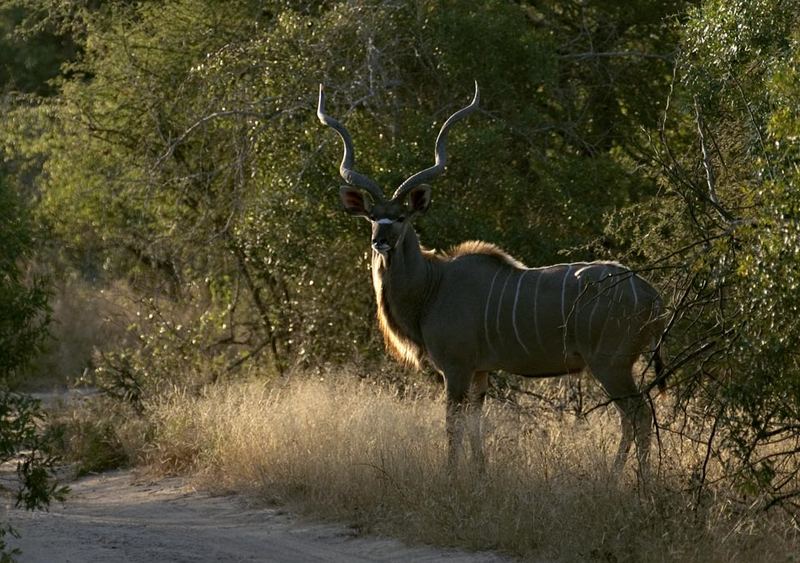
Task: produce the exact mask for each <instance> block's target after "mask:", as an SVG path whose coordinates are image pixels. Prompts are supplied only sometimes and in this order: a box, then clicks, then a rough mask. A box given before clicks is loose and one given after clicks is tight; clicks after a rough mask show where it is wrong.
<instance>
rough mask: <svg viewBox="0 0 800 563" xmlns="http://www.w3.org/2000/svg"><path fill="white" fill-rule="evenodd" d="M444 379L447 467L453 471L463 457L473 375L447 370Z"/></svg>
mask: <svg viewBox="0 0 800 563" xmlns="http://www.w3.org/2000/svg"><path fill="white" fill-rule="evenodd" d="M444 377H445V385H446V391H447V411H446V414H445V428H446V431H447V465H448V469H450V470H453V469H455V467H456V466H457V465H458V458H459V457H461V447H462V441H463V437H464V418H465V414H466V412H465V411H466V408H467V401H468V399H469V388H470V383H471V382H472V374H471V373H468V372H463V371H457V370H447V371H445V375H444Z"/></svg>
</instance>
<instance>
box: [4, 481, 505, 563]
mask: <svg viewBox="0 0 800 563" xmlns="http://www.w3.org/2000/svg"><path fill="white" fill-rule="evenodd" d="M70 486H71V488H72V491H73V492H72V494H71V495H70V498H69V501H68V502H67V503H66V504H65V505H63V506H62V505H54V506H53V507H52V508H51V510H50V512H26V511H23V510H17V509H13V508H10V507H8V506H7V505H8V504H9V503H8V501H7V499H3V504H4V505H6V509H7V510H8V513H7V516H8V517H9V519H10V521H11V523H12V525H13V526H14V527H15V528H16V529H17V530H18V531H19V532H20V534H21V536H22V537H21V538H20V539H18V540H14V539H13V538H12V539H11V540H10V541H9V543H10V545H11V546H15V547H19V548H20V549H22V550H23V554H22V556H20V557H19V561H21V562H34V563H39V562H41V563H59V562H64V563H67V562H72V563H94V562H104V563H105V562H183V561H186V562H189V561H193V562H197V561H280V562H287V563H292V562H310V561H326V562H327V561H348V562H350V561H397V562H400V561H403V562H405V561H415V562H416V561H423V562H424V561H429V562H430V561H453V562H455V561H464V562H497V563H499V562H501V561H507V560H506V559H504V558H502V557H500V556H498V555H495V554H491V553H478V554H474V553H464V552H458V551H445V550H437V549H434V548H429V547H408V546H405V545H403V544H402V543H400V542H398V541H396V540H390V539H385V538H369V537H354V534H353V533H352V532H351V531H350V530H348V529H347V528H345V527H342V526H335V525H330V524H313V523H308V522H304V521H303V520H301V519H299V518H297V517H294V516H291V515H289V514H286V513H285V512H284V511H281V510H279V509H272V508H270V509H253V508H248V507H246V505H245V503H244V501H243V499H241V498H237V497H211V496H209V495H206V494H203V493H198V492H196V491H195V490H194V489H192V488H191V487H190V486H188V485H186V484H185V482H184V481H183V480H182V479H179V478H172V479H165V480H161V481H158V482H155V483H148V482H142V481H139V480H137V479H136V477H135V476H134V475H133V474H132V473H131V472H129V471H117V472H111V473H107V474H103V475H98V476H90V477H86V478H83V479H81V480H79V481H76V482H74V483H71V484H70Z"/></svg>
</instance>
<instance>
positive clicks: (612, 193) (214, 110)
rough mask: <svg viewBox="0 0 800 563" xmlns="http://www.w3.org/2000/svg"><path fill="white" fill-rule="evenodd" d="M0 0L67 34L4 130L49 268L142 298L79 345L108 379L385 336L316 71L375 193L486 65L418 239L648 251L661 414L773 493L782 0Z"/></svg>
mask: <svg viewBox="0 0 800 563" xmlns="http://www.w3.org/2000/svg"><path fill="white" fill-rule="evenodd" d="M5 4H9V5H14V6H17V8H16V9H19V10H23V12H24V13H26V14H28V17H27V19H26V18H22V19H19V21H23V22H25V25H26V26H27V27H26V29H28V30H39V31H38V33H44V32H45V31H48V30H49V31H48V33H50V35H48V37H51V38H58V37H62V36H67V37H69V38H70V39H69V40H70V45H71V46H70V50H69V52H66V54H65V55H64V56H65V57H67V58H68V62H66V63H64V64H63V65H62V67H61V68H62V72H61V75H60V78H58V80H57V81H55V82H52V81H51V82H48V84H50V85H52V87H53V91H50V90H47V89H37V88H33V87H31V88H28V89H27V90H26V92H27V93H21V92H19V86H16V90H14V89H13V88H9V89H8V92H9V96H8V97H7V102H6V105H7V110H6V115H5V116H4V121H3V127H2V131H0V140H1V141H2V151H3V154H4V158H5V159H6V161H7V165H6V169H5V175H6V178H7V181H8V182H9V185H11V186H14V187H15V188H16V190H17V191H18V192H19V193H20V194H24V195H26V196H27V197H30V198H32V200H33V201H34V202H35V204H36V205H35V209H36V216H37V220H38V221H40V222H41V225H42V227H43V228H46V229H48V230H49V233H50V235H51V237H50V239H49V242H48V244H47V245H46V246H47V247H46V248H43V249H42V256H45V257H46V262H47V263H50V264H52V265H53V269H54V270H55V271H58V272H60V273H64V272H72V273H77V275H79V276H81V277H82V278H83V279H84V280H87V281H88V282H90V283H92V284H95V285H96V286H97V287H98V288H102V287H108V286H109V285H110V284H112V283H114V282H118V281H119V280H124V281H125V282H126V283H128V284H130V286H131V287H132V288H133V290H134V291H135V293H136V296H137V300H138V305H137V313H138V317H134V318H133V320H132V322H131V329H132V331H133V333H134V336H135V339H134V340H132V341H128V342H127V344H126V346H125V347H123V348H122V349H117V350H103V351H102V355H101V357H100V358H99V359H98V360H97V361H98V363H99V370H98V377H99V379H100V383H101V384H102V385H104V386H105V387H106V388H107V389H108V390H109V391H111V392H112V393H115V394H117V395H119V396H120V397H125V398H127V399H129V400H131V401H132V402H133V403H135V404H136V406H137V408H144V406H143V404H142V400H141V399H142V394H143V393H148V392H155V391H154V390H157V389H159V388H160V387H161V386H163V385H171V384H175V383H176V381H177V378H178V375H177V374H178V373H193V374H200V376H201V377H200V379H201V381H200V382H204V381H213V380H217V379H219V378H220V377H232V376H235V375H236V374H237V373H239V372H241V371H242V370H244V369H247V368H248V367H249V366H252V365H253V364H254V362H259V363H262V364H263V363H268V364H269V366H270V369H271V370H272V371H274V372H275V373H283V372H285V371H286V370H287V369H289V368H290V367H291V366H294V365H297V364H306V365H318V364H320V363H322V362H335V363H341V362H352V361H357V362H363V361H365V360H369V359H373V358H379V357H381V354H382V352H381V350H380V345H379V342H378V339H377V338H376V337H375V329H374V326H373V325H374V323H372V322H369V321H368V319H370V318H371V317H372V315H373V313H372V309H373V304H372V296H371V290H370V288H369V276H368V272H367V265H368V261H367V244H366V228H365V226H364V225H363V224H359V223H358V222H355V221H351V220H349V218H348V217H346V216H345V214H344V213H341V212H340V210H339V209H338V202H337V198H336V193H337V190H336V189H335V188H336V186H337V182H338V179H337V177H336V167H337V165H338V160H339V158H340V146H339V144H338V139H337V138H336V137H335V135H333V134H332V133H331V132H330V131H329V130H326V129H325V128H323V127H321V126H320V125H319V124H318V122H317V121H316V118H315V115H314V108H315V102H316V93H317V86H318V84H319V83H324V84H325V85H326V88H327V92H328V97H329V102H328V111H329V112H330V113H331V114H332V115H335V116H337V117H338V118H340V119H341V120H342V121H344V122H345V123H346V125H347V127H348V129H349V130H350V132H351V133H352V134H353V137H354V140H355V147H356V151H357V155H356V167H357V168H358V169H360V170H362V171H363V172H365V173H367V174H368V175H370V176H371V177H373V178H375V179H376V180H378V181H379V182H381V183H382V184H384V185H385V186H386V189H387V191H388V190H389V189H392V188H393V187H394V186H396V185H397V184H398V183H399V182H400V181H401V180H402V179H404V178H405V177H406V176H408V175H410V174H411V173H413V172H415V171H416V170H419V169H421V168H423V167H426V166H429V165H430V154H431V153H432V146H433V141H434V137H435V133H436V131H437V130H438V127H439V125H440V123H441V120H442V119H443V118H445V117H446V116H447V115H449V113H450V112H452V110H453V109H455V108H457V107H459V106H461V105H463V103H464V102H465V101H467V99H468V96H469V93H470V90H471V87H472V81H473V79H476V80H477V81H478V82H479V83H480V85H481V90H482V100H483V101H482V110H481V112H480V113H479V114H477V115H474V116H472V117H471V118H470V119H469V121H468V122H467V124H466V125H463V126H459V127H458V128H456V130H454V131H453V133H452V135H451V141H450V154H451V162H450V164H449V168H448V171H447V173H446V174H445V175H444V176H443V177H442V178H441V179H439V180H437V183H436V185H435V187H434V203H433V208H432V211H431V213H430V214H429V215H428V216H426V217H425V218H424V219H422V220H421V221H420V222H419V224H418V228H419V230H420V233H421V238H422V241H423V243H424V244H426V245H428V246H431V247H436V248H444V247H447V246H449V245H451V244H454V243H456V242H458V241H460V240H463V239H465V238H480V239H485V240H490V241H492V242H495V243H498V244H500V245H501V246H503V247H504V248H506V249H507V250H509V251H510V252H511V253H512V254H514V255H515V256H517V257H518V258H520V259H521V260H522V261H524V262H526V263H528V264H531V265H535V264H543V263H547V262H551V261H562V260H565V259H594V258H614V259H619V260H622V261H624V262H626V263H627V264H629V265H630V266H633V267H636V268H639V269H641V270H642V271H646V272H648V273H647V276H648V277H649V278H650V279H651V280H653V281H654V282H655V283H656V285H658V286H660V287H661V288H662V290H663V291H664V293H665V295H666V296H667V297H668V299H669V301H670V303H671V311H670V313H671V318H670V328H669V332H668V334H667V336H666V337H665V345H666V348H667V350H668V356H669V358H670V362H669V364H670V365H669V368H668V372H669V376H670V379H669V383H670V385H671V389H672V393H673V396H675V397H677V398H678V401H677V407H676V414H678V415H680V416H677V417H675V420H670V421H662V422H663V424H664V426H665V429H669V430H675V431H687V432H688V430H687V428H689V427H691V428H693V430H692V432H694V436H693V437H694V438H696V439H699V440H703V441H704V442H705V443H707V444H708V452H709V454H708V455H709V456H711V455H714V456H718V457H720V458H722V459H723V461H724V462H725V463H726V464H728V466H729V467H730V469H731V471H730V474H731V476H732V477H735V478H736V480H737V481H736V482H737V483H738V484H739V485H741V486H742V490H746V491H753V490H759V491H765V492H766V493H768V496H766V497H764V499H766V500H765V504H769V503H771V502H778V501H784V500H785V501H790V502H791V501H792V498H794V497H795V496H796V495H797V494H798V492H799V491H798V477H797V463H796V462H795V461H794V459H793V458H794V456H795V454H796V453H797V451H798V449H797V448H798V437H800V429H798V425H797V420H798V418H799V417H800V412H798V410H799V409H800V371H799V368H800V366H798V353H797V350H796V346H795V344H796V342H798V340H799V339H800V323H798V315H797V314H796V313H797V309H798V292H797V289H798V278H799V277H800V271H798V258H800V257H799V256H798V254H799V253H800V246H799V245H800V242H798V241H800V238H798V235H799V234H800V233H799V232H798V205H800V204H799V203H798V202H799V201H800V199H798V194H797V182H798V172H797V170H798V157H800V153H799V152H798V141H797V139H798V128H799V127H800V121H798V117H797V107H798V96H800V79H798V68H799V67H798V64H800V63H799V61H800V42H799V40H800V37H799V36H798V32H797V29H800V26H798V23H799V22H798V15H797V14H798V13H800V12H799V11H798V9H797V8H798V6H797V2H796V1H794V0H757V1H746V0H735V1H722V0H706V1H704V2H688V1H678V0H675V1H672V2H663V1H651V0H636V1H632V2H631V1H626V2H623V1H612V2H608V1H599V0H588V1H585V0H581V1H579V0H561V1H556V0H527V1H522V0H520V1H517V2H512V1H507V0H482V1H480V2H459V1H448V0H416V1H399V0H383V1H378V0H357V1H349V2H334V1H328V2H285V1H279V0H272V1H268V2H263V1H258V2H256V1H254V0H236V1H233V2H224V3H222V2H214V1H209V0H169V1H167V2H159V3H130V2H124V1H107V2H86V3H77V4H70V6H68V7H65V6H64V5H63V3H61V2H56V1H53V2H26V1H23V0H18V1H16V2H6V3H5ZM43 6H44V7H43ZM26 10H27V11H26ZM14 21H17V20H14ZM37 22H38V23H37ZM20 25H22V24H20ZM42 30H44V31H42ZM28 33H29V34H30V33H33V31H28ZM45 66H46V65H45ZM16 72H19V71H16ZM42 73H43V75H45V74H46V73H45V72H44V71H42ZM12 84H13V85H19V84H23V81H21V80H17V81H15V82H13V83H12ZM30 92H35V93H36V94H38V95H31V94H30ZM50 94H52V95H50ZM354 272H355V273H356V274H355V275H354ZM181 377H182V376H181ZM686 422H692V424H691V425H687V424H686ZM698 472H699V474H700V479H699V481H698V482H699V483H700V485H699V488H698V495H700V493H701V492H702V488H703V481H704V477H705V475H704V474H703V467H700V468H698Z"/></svg>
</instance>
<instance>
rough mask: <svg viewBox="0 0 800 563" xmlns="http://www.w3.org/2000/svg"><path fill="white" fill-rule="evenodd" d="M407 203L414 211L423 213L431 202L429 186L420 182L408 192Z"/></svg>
mask: <svg viewBox="0 0 800 563" xmlns="http://www.w3.org/2000/svg"><path fill="white" fill-rule="evenodd" d="M408 204H409V205H410V206H411V210H412V211H413V212H414V213H425V212H426V211H427V210H428V206H429V205H430V204H431V187H430V186H429V185H428V184H420V185H419V186H417V187H415V188H411V191H409V192H408Z"/></svg>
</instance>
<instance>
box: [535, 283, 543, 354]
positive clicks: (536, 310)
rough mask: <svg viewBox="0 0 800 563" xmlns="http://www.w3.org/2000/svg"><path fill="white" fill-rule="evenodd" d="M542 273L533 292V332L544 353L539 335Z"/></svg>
mask: <svg viewBox="0 0 800 563" xmlns="http://www.w3.org/2000/svg"><path fill="white" fill-rule="evenodd" d="M542 275H543V274H542V272H539V276H538V277H537V278H536V288H535V289H534V290H533V331H534V332H535V333H536V345H537V346H539V350H542V351H544V346H543V345H542V337H541V336H540V335H539V307H538V302H539V284H540V283H541V281H542Z"/></svg>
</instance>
